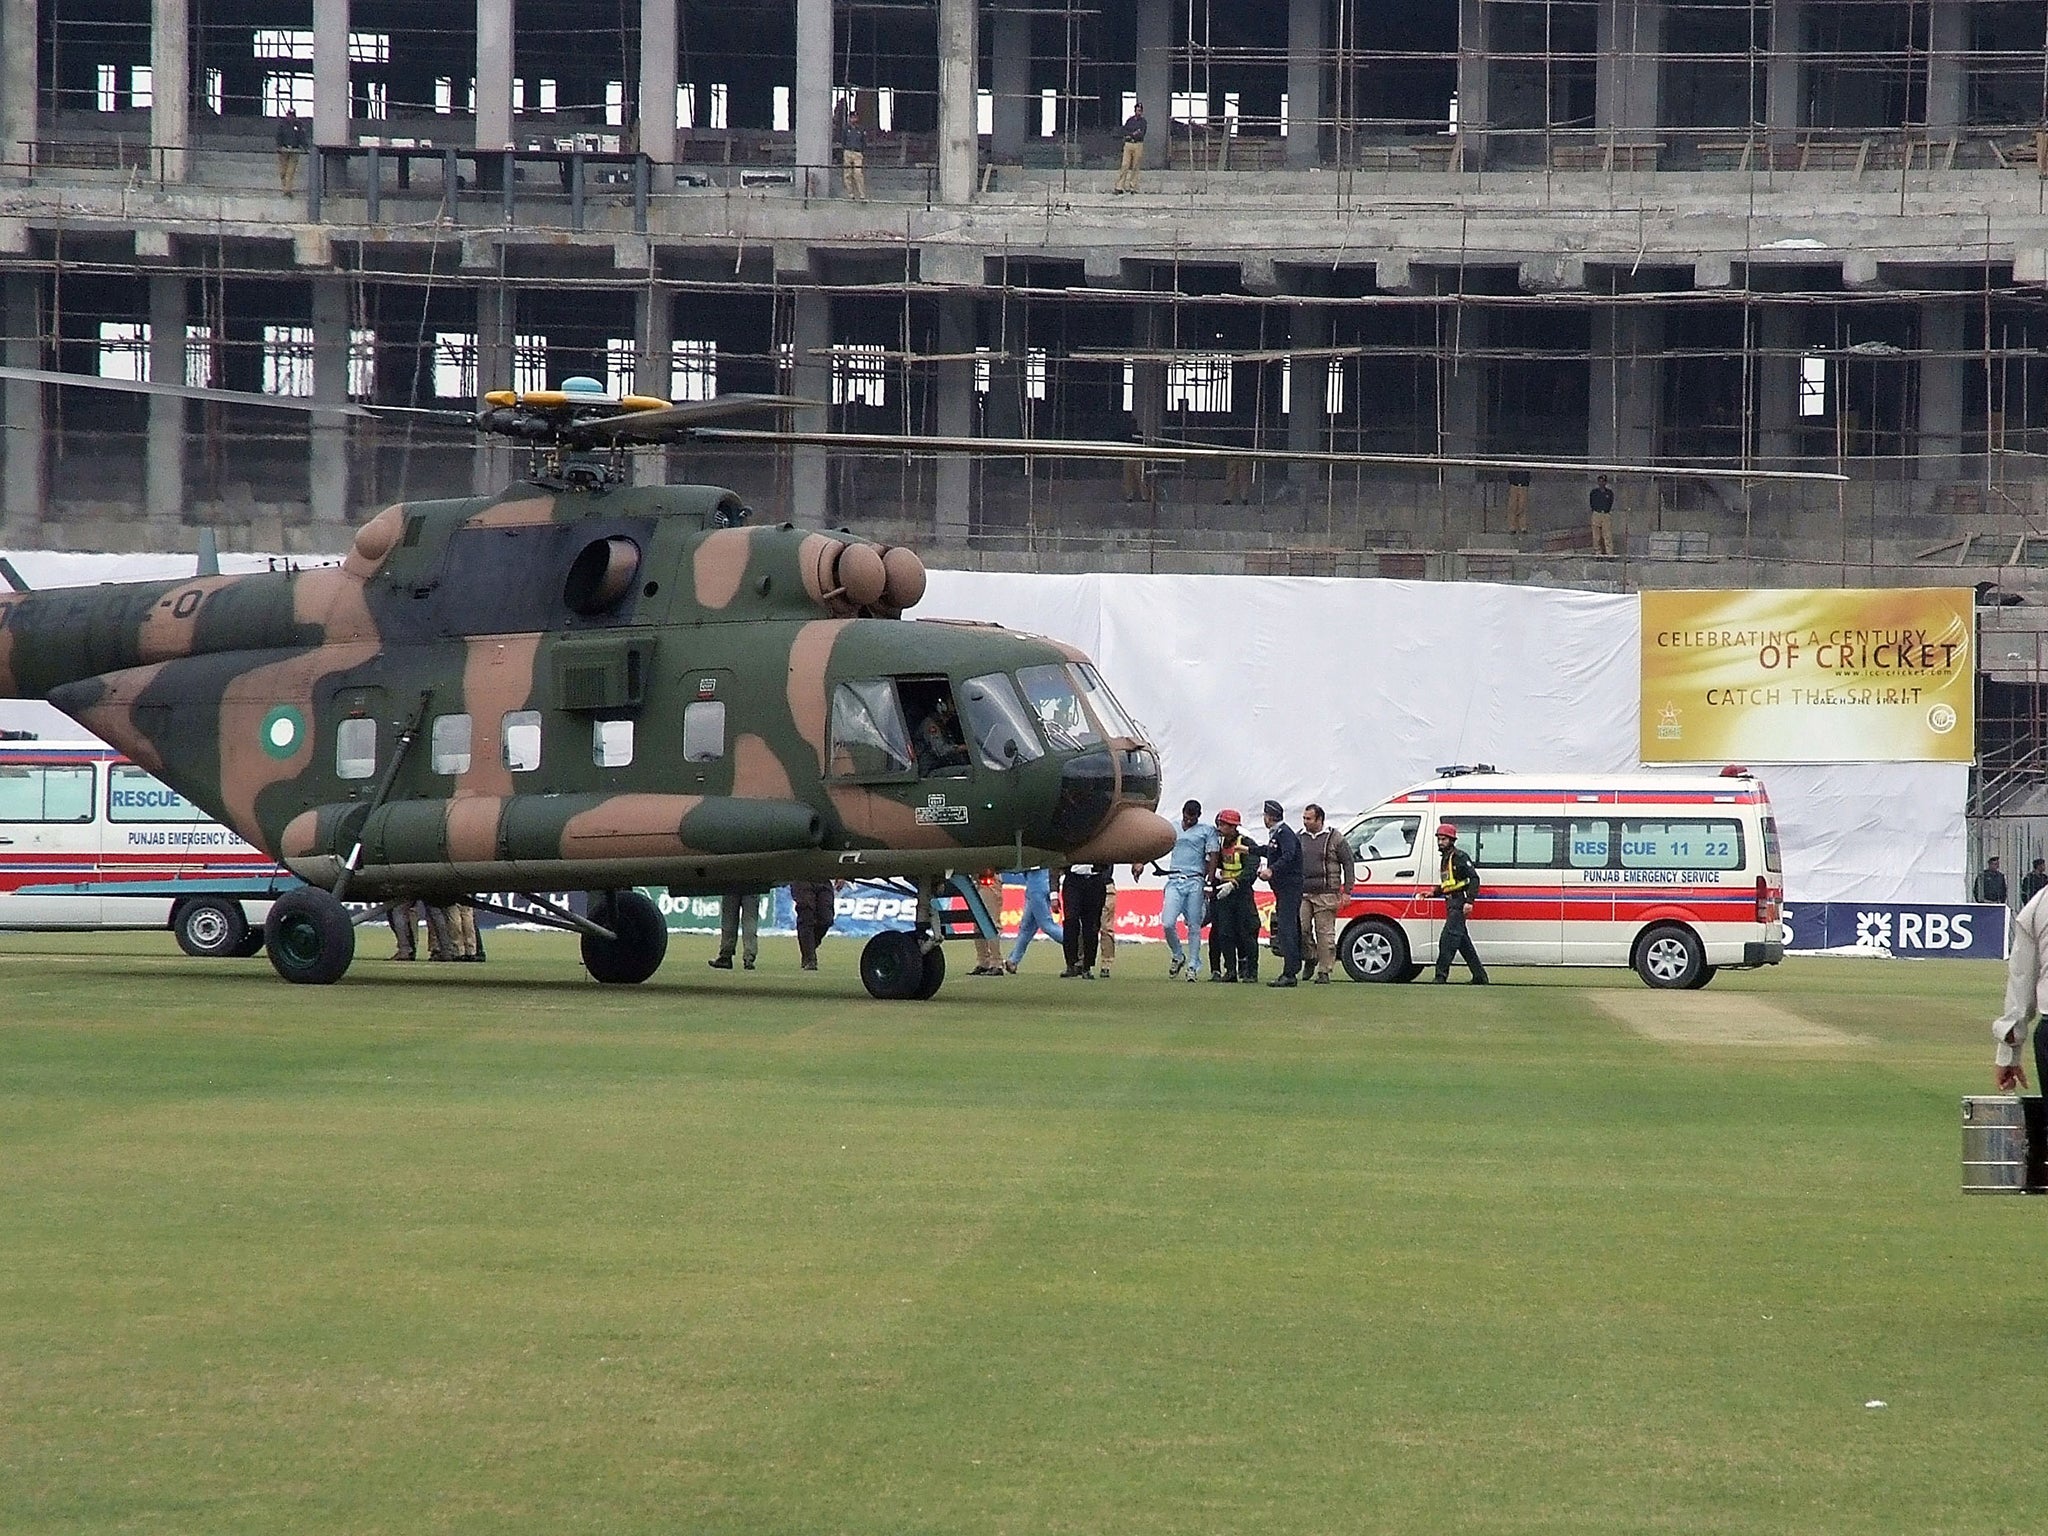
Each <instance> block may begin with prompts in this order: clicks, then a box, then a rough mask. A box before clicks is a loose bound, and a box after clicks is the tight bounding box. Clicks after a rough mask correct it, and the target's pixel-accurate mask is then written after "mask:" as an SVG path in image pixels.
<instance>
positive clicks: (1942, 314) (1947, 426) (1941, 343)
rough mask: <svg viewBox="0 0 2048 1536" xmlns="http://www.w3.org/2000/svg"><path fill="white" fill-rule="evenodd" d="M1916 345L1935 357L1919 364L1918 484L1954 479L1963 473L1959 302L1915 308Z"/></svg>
mask: <svg viewBox="0 0 2048 1536" xmlns="http://www.w3.org/2000/svg"><path fill="white" fill-rule="evenodd" d="M1920 346H1921V350H1922V351H1923V352H1939V353H1945V354H1947V355H1945V356H1941V357H1922V358H1921V359H1920V440H1919V456H1918V458H1917V460H1916V467H1917V471H1918V474H1919V476H1920V478H1921V479H1922V480H1959V479H1961V478H1962V474H1963V464H1962V452H1963V379H1964V373H1963V357H1962V351H1963V301H1962V300H1960V299H1928V300H1926V301H1924V302H1923V303H1922V304H1921V306H1920Z"/></svg>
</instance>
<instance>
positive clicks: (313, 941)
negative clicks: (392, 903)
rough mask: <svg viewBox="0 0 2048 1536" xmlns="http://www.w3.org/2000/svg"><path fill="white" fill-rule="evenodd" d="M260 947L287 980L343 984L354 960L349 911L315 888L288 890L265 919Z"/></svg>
mask: <svg viewBox="0 0 2048 1536" xmlns="http://www.w3.org/2000/svg"><path fill="white" fill-rule="evenodd" d="M263 947H264V948H265V949H267V950H269V951H270V963H271V965H272V966H274V967H275V968H276V970H277V974H278V975H280V976H282V977H283V978H284V979H285V980H286V981H294V982H300V983H303V984H305V985H309V986H325V985H326V984H327V983H329V982H331V981H339V980H341V977H342V973H343V972H345V971H346V970H347V969H348V966H349V962H350V961H351V960H353V959H355V957H356V929H355V924H354V923H353V922H351V921H350V920H349V915H348V908H347V907H344V906H343V905H342V904H341V903H340V902H338V901H336V900H335V899H334V897H333V896H332V895H331V894H329V893H328V892H326V891H323V890H321V889H320V888H319V887H318V886H312V885H307V886H300V887H298V888H297V889H295V890H289V891H286V892H285V893H284V894H283V895H282V896H280V897H278V898H277V900H276V901H274V902H272V903H271V904H270V915H269V916H268V917H266V918H264V919H263Z"/></svg>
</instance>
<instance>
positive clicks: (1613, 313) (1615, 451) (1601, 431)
mask: <svg viewBox="0 0 2048 1536" xmlns="http://www.w3.org/2000/svg"><path fill="white" fill-rule="evenodd" d="M1663 340H1664V317H1663V315H1662V314H1661V313H1659V312H1658V311H1657V310H1654V309H1651V308H1649V307H1647V306H1646V305H1643V304H1640V303H1628V304H1609V305H1607V306H1605V307H1604V308H1601V309H1596V310H1595V311H1594V312H1593V359H1592V379H1591V384H1592V387H1591V389H1590V390H1589V391H1588V392H1587V411H1586V416H1587V421H1586V455H1587V457H1588V458H1593V459H1600V460H1604V461H1606V462H1608V463H1614V464H1636V463H1645V462H1647V461H1649V460H1651V459H1653V458H1655V457H1656V455H1657V424H1658V422H1659V421H1660V420H1661V419H1662V416H1663V388H1662V384H1663V377H1664V369H1663V361H1662V359H1661V358H1660V356H1659V355H1658V354H1659V353H1660V351H1661V350H1662V346H1663Z"/></svg>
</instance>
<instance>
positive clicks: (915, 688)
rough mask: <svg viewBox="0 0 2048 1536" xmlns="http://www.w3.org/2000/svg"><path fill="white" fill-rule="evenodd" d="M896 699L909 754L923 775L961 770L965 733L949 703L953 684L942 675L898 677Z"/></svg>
mask: <svg viewBox="0 0 2048 1536" xmlns="http://www.w3.org/2000/svg"><path fill="white" fill-rule="evenodd" d="M896 697H897V702H898V703H899V704H900V705H901V706H902V709H903V718H904V719H906V720H908V721H909V722H910V756H911V760H912V761H913V762H914V763H915V764H916V765H917V771H918V773H919V774H920V775H921V776H922V777H924V778H930V777H932V776H933V775H934V774H956V773H965V772H966V771H967V768H968V758H967V734H966V732H965V731H964V730H962V729H961V725H960V711H959V709H958V708H956V707H955V705H954V703H953V685H952V684H951V683H949V682H947V681H946V680H945V679H944V678H943V677H899V678H897V679H896Z"/></svg>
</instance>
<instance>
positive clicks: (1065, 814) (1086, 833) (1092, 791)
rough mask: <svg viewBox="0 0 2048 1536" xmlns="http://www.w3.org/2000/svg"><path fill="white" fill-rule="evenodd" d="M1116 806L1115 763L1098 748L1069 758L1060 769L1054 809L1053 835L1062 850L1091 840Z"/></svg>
mask: <svg viewBox="0 0 2048 1536" xmlns="http://www.w3.org/2000/svg"><path fill="white" fill-rule="evenodd" d="M1115 804H1116V762H1115V760H1114V759H1113V758H1112V757H1111V756H1110V755H1109V752H1108V750H1107V749H1106V748H1100V747H1098V748H1097V749H1095V750H1094V751H1092V752H1083V753H1081V754H1080V755H1079V756H1077V757H1073V758H1070V759H1068V761H1067V762H1066V764H1065V765H1064V766H1063V767H1061V769H1060V797H1059V802H1058V803H1057V804H1056V805H1055V806H1054V807H1053V813H1052V835H1053V840H1054V842H1055V843H1056V844H1057V845H1058V846H1059V847H1062V848H1071V847H1073V846H1074V845H1075V844H1077V843H1080V842H1083V841H1085V840H1086V839H1087V838H1089V837H1092V836H1093V835H1094V834H1095V832H1096V830H1097V829H1098V828H1100V827H1101V826H1102V824H1103V822H1104V821H1105V820H1106V819H1107V818H1108V816H1109V813H1110V810H1111V808H1112V807H1113V806H1115Z"/></svg>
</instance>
